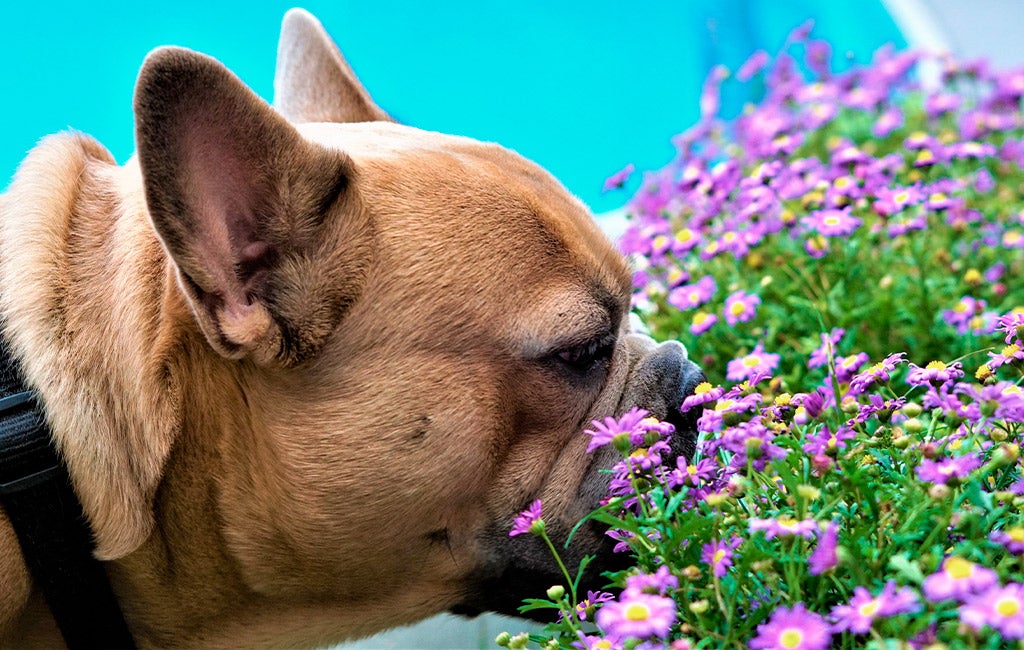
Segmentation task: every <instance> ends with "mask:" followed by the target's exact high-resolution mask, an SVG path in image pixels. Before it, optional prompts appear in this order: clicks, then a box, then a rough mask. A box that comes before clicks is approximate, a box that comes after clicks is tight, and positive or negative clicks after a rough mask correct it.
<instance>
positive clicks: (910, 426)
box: [903, 417, 924, 435]
mask: <svg viewBox="0 0 1024 650" xmlns="http://www.w3.org/2000/svg"><path fill="white" fill-rule="evenodd" d="M903 430H904V431H906V432H907V433H913V434H915V435H916V434H918V433H921V432H922V431H924V422H921V421H920V420H918V419H917V418H916V417H912V418H910V419H908V420H907V421H905V422H904V423H903Z"/></svg>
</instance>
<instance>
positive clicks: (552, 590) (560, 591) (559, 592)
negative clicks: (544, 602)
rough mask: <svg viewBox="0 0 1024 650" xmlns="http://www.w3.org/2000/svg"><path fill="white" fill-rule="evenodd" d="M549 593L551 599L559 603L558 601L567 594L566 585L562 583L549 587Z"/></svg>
mask: <svg viewBox="0 0 1024 650" xmlns="http://www.w3.org/2000/svg"><path fill="white" fill-rule="evenodd" d="M547 594H548V599H549V600H553V601H555V602H556V603H557V602H558V601H560V600H562V597H563V596H565V587H563V586H562V585H554V586H551V587H548V592H547Z"/></svg>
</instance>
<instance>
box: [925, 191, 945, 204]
mask: <svg viewBox="0 0 1024 650" xmlns="http://www.w3.org/2000/svg"><path fill="white" fill-rule="evenodd" d="M946 198H947V197H946V195H945V194H944V193H943V192H933V193H932V194H931V196H929V197H928V200H929V201H933V202H936V203H938V202H940V201H945V200H946Z"/></svg>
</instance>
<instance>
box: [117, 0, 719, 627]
mask: <svg viewBox="0 0 1024 650" xmlns="http://www.w3.org/2000/svg"><path fill="white" fill-rule="evenodd" d="M276 88H277V95H278V96H277V98H276V104H277V107H278V109H277V110H274V109H272V108H271V107H270V106H268V105H267V104H265V103H264V102H263V101H262V100H260V99H259V98H258V97H257V96H256V95H254V94H253V93H252V92H251V91H250V90H249V89H248V88H246V87H245V86H244V85H243V84H242V83H241V82H240V81H239V80H238V79H237V78H235V77H234V76H233V75H232V74H231V73H230V72H228V71H227V70H226V69H225V68H224V67H222V66H221V65H220V64H219V63H217V62H216V61H214V60H212V59H210V58H208V57H205V56H203V55H200V54H196V53H194V52H190V51H187V50H181V49H162V50H158V51H156V52H155V53H153V54H152V55H150V57H149V58H148V59H147V61H146V63H145V65H144V67H143V69H142V72H141V74H140V78H139V82H138V86H137V90H136V100H135V105H136V118H137V142H138V156H139V163H140V166H141V169H142V172H143V179H144V185H145V193H146V201H147V204H148V208H149V212H150V215H151V218H152V221H153V224H154V226H155V228H156V231H157V233H158V235H159V237H160V240H161V241H162V243H163V246H164V248H165V249H166V251H167V253H168V254H169V256H170V258H171V259H172V260H173V263H174V268H175V270H176V273H177V280H178V284H179V285H180V289H181V291H182V292H183V293H184V295H185V297H186V299H187V302H188V304H189V306H190V308H191V312H192V314H193V317H194V320H195V323H196V324H197V326H198V330H200V331H201V332H202V335H203V337H205V340H206V341H207V342H208V345H209V350H210V352H209V354H210V355H211V356H212V355H214V354H216V355H217V357H218V358H220V359H225V360H228V361H227V362H226V363H229V364H233V368H234V370H233V372H234V373H235V376H236V382H235V383H236V384H237V390H238V391H241V392H244V393H245V396H244V397H245V399H244V400H243V403H244V404H245V405H246V409H247V412H246V414H245V418H244V420H245V422H244V425H239V431H241V432H242V433H240V434H239V435H244V437H245V438H246V440H245V442H244V444H243V443H242V442H236V446H237V448H238V449H242V450H243V451H240V452H239V456H240V457H241V458H240V459H238V460H236V461H235V462H234V465H233V467H232V468H228V469H226V470H224V474H223V475H221V476H219V477H218V482H219V485H220V492H219V494H220V495H221V497H220V498H221V499H222V502H223V503H222V507H221V511H222V513H223V516H224V522H223V525H224V527H225V539H226V540H227V543H228V545H229V546H230V548H231V551H232V553H233V555H234V556H235V557H236V560H237V562H238V565H239V566H240V567H241V570H242V572H243V574H244V575H245V577H246V579H247V580H248V581H250V583H251V584H253V585H255V586H256V587H257V589H258V590H260V591H276V592H279V593H280V592H295V593H299V592H302V593H305V594H312V595H314V596H315V597H317V598H322V599H332V600H334V601H348V602H355V601H366V602H374V603H375V608H376V609H377V610H378V611H379V612H380V624H381V625H385V624H388V623H399V622H405V621H409V620H413V619H415V618H419V617H422V616H425V615H428V614H431V613H433V612H436V611H441V610H443V609H454V610H457V611H478V610H482V609H493V610H499V611H504V612H508V613H514V612H515V607H516V605H517V604H518V603H519V601H520V599H521V598H522V597H523V596H527V595H530V594H534V595H537V594H538V593H542V592H543V589H545V588H546V587H548V586H550V585H552V584H555V583H558V582H562V580H561V579H560V574H559V573H558V572H557V569H556V566H555V564H554V562H553V560H552V559H551V557H550V555H549V553H548V552H547V550H546V549H545V548H544V547H543V545H542V544H541V543H540V542H539V540H537V539H534V538H531V537H530V536H522V537H517V538H510V537H509V535H508V532H509V529H510V527H511V525H512V521H513V518H514V517H515V515H516V514H517V513H518V512H519V511H521V510H522V509H523V508H524V507H525V506H526V505H527V504H529V503H530V502H531V501H532V500H533V499H538V498H539V499H542V500H543V503H544V518H545V521H546V523H547V529H548V531H549V533H550V534H551V536H552V537H553V538H554V539H555V541H556V543H561V542H563V541H564V540H565V539H566V536H567V535H568V533H569V531H570V529H571V528H572V526H573V525H574V524H575V523H576V522H577V521H578V520H579V519H580V518H581V517H582V516H583V515H585V514H586V513H588V512H589V511H590V510H592V509H593V508H594V507H595V506H596V505H597V504H598V502H599V500H600V499H601V498H602V496H603V495H604V493H605V489H606V486H607V480H608V478H607V475H606V474H605V473H602V469H603V468H607V467H609V466H610V465H611V464H612V462H613V460H614V459H613V458H612V454H613V453H614V452H612V451H611V450H607V451H604V452H599V453H597V454H595V455H588V454H587V453H586V452H585V450H586V447H587V444H588V437H587V436H585V435H583V434H582V431H583V429H584V428H586V426H587V425H588V423H589V422H590V420H591V419H593V418H597V417H601V416H606V415H610V414H616V413H621V412H623V411H625V410H627V409H628V408H630V407H632V406H634V405H638V406H641V407H643V408H646V409H648V410H650V411H651V412H652V413H653V414H654V415H656V416H659V417H663V418H667V419H668V420H669V421H671V422H673V423H674V424H675V425H676V426H677V429H678V432H677V434H676V436H675V441H676V443H675V444H676V447H677V451H679V452H681V453H687V452H689V451H692V448H693V444H694V435H695V433H694V422H693V420H692V419H689V420H687V419H685V418H683V416H681V415H680V414H679V411H678V407H679V405H680V403H681V402H682V400H683V398H684V397H685V395H687V394H689V393H690V392H692V390H693V388H694V386H695V385H696V384H697V383H698V382H699V381H700V380H701V375H700V372H699V370H698V369H697V368H696V366H694V365H693V364H692V363H691V362H689V361H687V359H686V353H685V351H684V349H683V348H682V346H680V345H678V344H675V343H670V344H662V345H656V344H654V343H653V342H652V341H651V340H650V339H648V338H646V337H643V336H640V335H636V334H632V333H630V331H629V327H628V318H627V316H628V311H629V303H630V288H631V285H630V272H629V269H628V268H627V265H626V263H625V262H624V260H623V259H622V257H621V256H620V255H619V254H618V253H617V252H616V250H615V249H614V248H613V246H612V245H611V244H610V243H609V242H608V240H607V239H606V238H605V236H604V235H603V234H602V233H601V232H600V230H599V229H598V227H597V226H596V225H595V223H594V221H593V219H592V217H591V215H590V214H589V212H588V210H587V208H586V207H585V206H584V205H583V204H582V203H581V202H580V201H578V200H577V199H575V198H574V197H573V196H571V195H570V194H569V193H568V192H567V191H566V190H565V189H564V188H563V187H562V186H561V185H560V184H559V183H558V182H557V181H556V180H555V179H554V178H552V177H551V176H550V175H549V174H548V173H546V172H545V171H544V170H543V169H541V168H540V167H538V166H537V165H535V164H533V163H531V162H529V161H527V160H525V159H523V158H522V157H520V156H518V155H516V154H515V153H513V152H511V151H508V150H506V149H503V148H501V147H499V146H497V145H494V144H485V143H481V142H477V141H474V140H470V139H467V138H462V137H455V136H449V135H441V134H438V133H430V132H425V131H421V130H418V129H415V128H411V127H408V126H402V125H399V124H396V123H393V122H391V121H390V120H388V118H387V115H386V114H385V113H384V112H383V111H382V110H381V109H380V108H378V107H377V106H376V105H375V104H374V103H373V101H372V100H371V99H370V97H369V96H368V95H367V94H366V92H365V90H363V88H362V86H361V85H360V84H359V82H358V81H356V79H355V77H354V76H353V74H352V72H351V70H350V69H349V67H348V66H347V65H346V64H345V63H344V61H343V59H342V58H341V55H340V53H339V52H338V50H337V48H336V47H335V46H334V45H333V43H332V42H331V41H330V40H329V39H328V38H327V36H326V34H325V33H324V32H323V30H322V28H321V27H320V26H319V24H318V23H317V22H316V21H315V20H314V19H313V18H312V17H311V16H309V15H308V14H305V13H303V12H292V13H290V14H289V16H288V17H287V18H286V22H285V27H284V31H283V36H282V44H281V60H280V61H279V68H278V76H277V81H276ZM218 363H220V362H219V361H218ZM254 448H257V449H258V450H259V451H254V450H253V449H254ZM610 544H611V542H610V540H608V539H607V537H606V536H605V535H604V534H603V531H601V530H600V529H598V528H597V527H596V526H595V527H584V528H583V529H582V530H581V531H580V532H579V533H578V534H577V535H576V537H575V539H574V542H573V544H572V546H571V547H570V550H569V551H568V556H567V561H568V563H569V564H570V565H576V564H577V563H578V561H579V559H580V558H581V557H582V556H583V555H584V554H596V555H598V556H599V561H598V562H597V563H596V564H595V566H594V568H593V569H591V574H592V577H593V578H594V581H593V582H592V584H594V583H595V582H596V583H599V582H600V580H599V578H598V575H597V574H598V573H599V571H600V569H601V567H602V566H603V567H608V566H611V564H610V562H611V557H612V556H611V554H610V552H609V550H610Z"/></svg>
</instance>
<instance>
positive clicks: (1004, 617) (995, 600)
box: [960, 583, 1024, 639]
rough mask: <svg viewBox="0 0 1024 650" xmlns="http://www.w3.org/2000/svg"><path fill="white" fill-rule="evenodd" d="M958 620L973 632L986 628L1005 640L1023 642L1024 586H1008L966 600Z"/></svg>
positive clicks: (1012, 584) (995, 588) (1011, 584)
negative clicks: (997, 633) (973, 630)
mask: <svg viewBox="0 0 1024 650" xmlns="http://www.w3.org/2000/svg"><path fill="white" fill-rule="evenodd" d="M960 620H961V621H963V622H964V623H965V624H966V625H968V626H970V627H972V628H974V629H975V630H980V629H981V628H982V627H984V626H986V625H987V626H989V627H991V628H993V629H994V630H996V631H997V632H999V634H1001V635H1002V636H1003V638H1005V639H1024V585H1022V584H1018V583H1010V584H1008V585H1006V586H1005V587H993V588H991V589H989V590H988V591H986V592H984V593H982V594H980V595H977V596H971V597H968V598H967V599H966V601H965V602H964V605H963V607H961V608H960Z"/></svg>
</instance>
